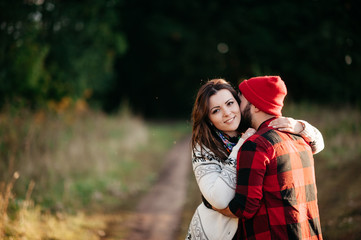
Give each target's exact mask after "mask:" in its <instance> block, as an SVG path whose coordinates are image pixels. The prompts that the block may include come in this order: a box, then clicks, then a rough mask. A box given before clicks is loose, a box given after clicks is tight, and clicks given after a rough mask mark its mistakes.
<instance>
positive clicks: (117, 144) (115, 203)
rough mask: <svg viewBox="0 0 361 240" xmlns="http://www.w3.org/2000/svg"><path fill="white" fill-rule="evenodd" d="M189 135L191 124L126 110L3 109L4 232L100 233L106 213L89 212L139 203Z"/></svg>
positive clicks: (22, 235)
mask: <svg viewBox="0 0 361 240" xmlns="http://www.w3.org/2000/svg"><path fill="white" fill-rule="evenodd" d="M188 133H189V126H188V124H187V123H186V122H174V123H161V124H159V123H145V122H144V121H143V120H142V119H141V118H140V117H137V116H134V115H132V114H131V113H130V112H129V111H128V110H127V109H123V110H122V111H120V112H119V113H117V114H114V115H104V114H102V113H101V112H92V111H90V110H87V111H81V112H78V111H77V110H76V109H73V108H69V109H66V110H63V111H61V112H53V111H40V112H37V113H32V112H30V111H28V110H24V109H22V110H18V109H17V110H13V109H6V110H4V111H3V112H1V113H0V157H1V159H3V161H1V163H0V165H1V166H0V167H1V169H3V170H2V171H1V172H0V182H1V184H0V187H1V189H0V191H1V195H0V214H1V216H2V217H1V218H0V234H1V237H0V238H1V239H2V237H3V238H5V239H99V238H100V237H101V233H102V231H103V230H104V227H105V222H106V221H107V219H104V218H103V219H102V218H101V217H99V216H98V217H97V218H95V217H94V219H93V217H92V216H94V215H95V214H96V213H102V212H112V211H114V210H115V209H118V208H127V207H132V206H134V201H132V202H131V204H130V203H129V199H131V198H132V197H134V196H137V195H139V194H141V193H142V192H144V191H146V190H147V189H148V188H149V186H150V185H152V183H153V182H154V181H155V179H156V176H157V172H158V170H159V166H160V165H161V164H162V161H163V159H164V158H163V155H164V153H165V152H166V151H167V150H168V149H169V148H170V147H171V146H172V145H173V144H174V142H175V141H177V140H178V139H179V138H181V137H182V136H184V135H186V134H188ZM4 169H6V171H4ZM29 189H30V190H29ZM30 196H31V197H30ZM89 219H91V221H89ZM60 234H63V235H62V237H60ZM36 235H37V237H35V236H36Z"/></svg>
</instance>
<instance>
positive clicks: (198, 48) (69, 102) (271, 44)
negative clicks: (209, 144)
mask: <svg viewBox="0 0 361 240" xmlns="http://www.w3.org/2000/svg"><path fill="white" fill-rule="evenodd" d="M356 3H357V2H356V1H352V0H328V1H324V0H307V1H302V2H292V1H286V0H275V1H265V0H261V1H251V0H242V1H236V0H223V1H221V0H208V1H194V0H182V1H180V0H179V1H178V0H177V1H165V0H154V1H145V0H132V1H125V0H84V1H58V0H14V1H1V3H0V51H1V52H0V108H1V115H0V132H1V137H0V158H1V159H0V166H1V169H2V170H1V172H0V177H1V179H0V180H1V181H2V184H3V185H1V186H2V187H1V191H3V194H2V197H3V199H5V200H6V196H7V195H6V194H7V188H6V186H8V187H9V186H11V187H12V186H13V184H14V182H13V181H14V177H15V178H16V179H17V178H18V177H19V176H18V175H20V179H19V180H17V181H18V184H17V186H16V184H15V185H14V189H13V190H12V191H13V192H14V193H15V195H17V196H19V199H18V200H19V201H20V199H21V198H23V199H26V193H27V191H28V192H29V188H30V189H31V188H32V187H31V184H29V183H32V181H33V180H34V181H35V183H36V184H37V188H35V190H34V191H35V192H34V193H33V199H34V200H35V202H36V203H38V204H40V205H41V206H42V207H44V208H49V209H51V211H57V210H59V209H61V210H64V209H66V210H69V209H72V208H71V207H70V206H72V207H73V208H74V209H76V208H79V207H80V206H83V207H84V206H87V204H89V199H92V198H97V196H98V198H99V196H101V195H99V194H98V195H97V194H95V195H94V193H99V191H94V188H96V187H98V188H99V189H102V188H107V190H109V188H111V189H113V190H114V189H117V188H119V189H122V194H123V195H122V194H120V193H119V192H118V190H116V191H115V190H114V191H115V192H116V193H115V195H116V196H117V197H119V194H120V195H122V197H124V192H126V193H127V194H132V193H133V192H137V191H141V190H142V189H145V188H146V185H144V186H143V185H142V184H138V185H134V186H131V187H129V185H127V184H125V183H122V184H120V183H117V184H115V185H114V182H113V180H114V179H115V178H116V175H117V174H119V172H117V174H115V173H114V175H115V176H114V177H109V179H108V180H109V182H102V181H100V182H96V181H95V180H94V174H95V173H94V172H90V170H89V169H87V168H85V165H87V164H86V163H83V165H84V166H83V165H82V164H80V165H79V164H78V165H72V162H71V160H69V159H71V158H69V156H70V155H71V152H72V151H73V152H76V151H77V150H75V149H73V148H76V147H78V148H77V149H79V146H80V148H81V149H83V150H82V151H80V153H75V155H76V156H74V157H76V158H78V157H79V155H80V154H83V155H85V156H86V157H87V160H89V159H92V158H94V159H95V158H96V157H94V156H90V153H89V152H92V151H93V150H91V149H88V148H87V147H86V145H87V144H88V143H89V142H84V141H88V140H89V139H90V138H94V139H98V140H100V141H102V140H104V139H108V140H109V146H112V147H113V146H114V142H113V141H115V140H114V139H116V138H114V137H115V136H116V137H119V138H122V139H123V142H122V141H120V142H121V143H123V144H125V142H128V145H129V143H130V145H132V140H130V139H133V141H134V142H136V141H138V140H139V139H140V138H147V139H148V140H149V139H150V140H149V141H150V142H153V143H154V141H156V140H155V139H154V138H156V139H158V140H159V141H160V142H161V141H168V140H169V141H170V142H173V140H174V139H178V138H180V136H184V135H185V134H187V133H188V134H189V132H190V127H189V126H190V113H191V109H192V104H193V102H194V97H195V94H196V92H197V90H198V88H199V87H200V85H201V84H202V83H204V82H205V81H207V80H209V79H212V78H225V79H227V80H228V81H230V82H231V83H232V84H233V85H234V86H235V87H236V86H237V85H238V84H239V83H240V82H241V81H242V80H243V79H247V78H249V77H252V76H258V75H280V76H281V77H282V79H283V80H284V81H285V83H286V85H287V87H288V95H287V98H286V101H287V102H288V103H290V106H291V108H289V109H288V111H287V113H289V114H290V115H291V116H293V117H300V118H303V119H305V120H309V121H310V122H311V123H312V124H313V125H315V126H316V127H318V128H319V129H320V130H321V132H322V133H323V134H324V138H325V142H326V149H325V152H324V153H321V157H320V158H321V161H320V162H321V163H322V162H323V163H324V164H325V165H324V168H323V169H325V172H327V174H325V175H324V177H330V176H331V178H332V179H335V178H334V175H333V174H336V172H338V171H339V170H340V169H343V167H346V166H347V167H348V169H353V170H354V169H359V166H360V164H357V165H353V164H356V163H357V162H358V161H359V160H358V159H360V156H361V152H360V149H361V148H360V147H359V145H357V144H358V143H357V142H359V140H360V132H361V130H360V128H361V127H360V126H361V122H360V107H361V94H360V89H361V28H360V27H359V25H360V23H361V14H360V9H359V8H358V7H357V6H358V5H357V4H356ZM165 120H167V122H171V125H168V127H165V128H161V126H160V125H164V122H165ZM159 121H161V124H160V125H157V124H156V123H155V122H159ZM179 121H181V122H183V124H181V126H180V125H178V123H176V124H175V123H174V122H179ZM117 123H121V124H120V125H121V127H119V126H117ZM137 124H138V125H137ZM174 124H175V125H174ZM104 126H107V127H106V129H105V132H101V131H95V132H94V131H93V132H91V131H90V130H94V129H100V128H101V127H104ZM174 126H176V127H174ZM117 127H118V130H114V129H116V128H117ZM129 128H136V129H138V130H139V129H143V128H144V129H145V130H144V129H143V130H144V131H140V132H139V134H138V135H137V134H134V133H131V132H129V133H127V129H129ZM112 129H113V130H112ZM114 131H115V132H114ZM117 131H118V132H117ZM89 132H91V134H90V133H89ZM154 132H156V133H157V134H154ZM164 132H167V134H168V135H167V134H165V133H164ZM144 134H145V135H144ZM147 134H148V135H147ZM134 135H135V136H134ZM165 135H167V137H165ZM79 136H81V137H82V138H79ZM145 136H148V137H145ZM107 137H108V138H107ZM54 139H63V141H60V140H59V141H57V140H54ZM127 140H128V141H127ZM158 140H157V141H158ZM74 141H75V142H74ZM160 142H159V144H164V143H160ZM74 143H77V144H80V143H81V145H77V144H74ZM64 144H65V145H64ZM92 144H93V145H92ZM97 144H98V142H97V143H95V142H94V143H91V144H90V143H89V146H97ZM136 144H138V143H134V145H136ZM71 145H72V146H73V148H71ZM125 145H126V144H125ZM75 146H76V147H75ZM169 146H170V145H167V144H165V145H164V147H163V148H162V149H163V150H159V151H158V152H156V153H155V155H154V156H153V157H154V158H158V157H159V156H160V155H161V154H162V151H165V149H167V147H169ZM35 148H36V149H38V153H36V154H38V155H37V157H38V156H42V157H43V156H45V158H44V159H45V160H42V161H43V162H41V161H39V162H37V163H28V165H27V164H24V162H26V161H25V160H26V159H29V158H31V156H33V155H32V154H35V153H34V149H35ZM68 148H69V149H70V150H69V149H68ZM327 148H328V149H329V151H327ZM64 149H68V150H69V152H68V154H65V156H66V157H65V158H68V162H65V163H64V162H63V163H61V162H62V160H61V159H63V158H64ZM130 149H133V148H130ZM145 149H147V148H146V147H145ZM150 149H151V147H149V149H148V150H149V151H150ZM68 150H66V151H65V152H67V151H68ZM128 150H129V149H128ZM128 150H127V151H128ZM142 150H143V151H144V149H142ZM153 150H154V149H153ZM104 151H105V152H107V150H104ZM109 151H110V150H109ZM119 151H125V150H124V149H122V150H119ZM129 151H130V150H129ZM132 151H133V152H134V151H135V150H134V149H133V150H131V151H130V152H132ZM105 152H96V153H95V155H96V154H99V155H101V154H106V153H105ZM133 152H132V153H129V156H128V155H127V157H126V158H134V157H135V156H138V155H137V154H139V153H134V154H135V155H134V156H133V155H132V154H133ZM93 153H94V152H93ZM54 154H55V155H56V156H55V159H57V160H58V163H57V164H54V166H52V167H49V163H47V161H48V160H46V159H47V158H51V159H54ZM140 154H141V155H142V154H143V155H144V153H140ZM322 154H323V155H322ZM49 155H51V157H49ZM93 155H94V154H93ZM143 155H142V156H143ZM83 157H84V156H83ZM98 157H99V156H98ZM107 157H109V158H114V156H107ZM24 159H25V160H24ZM38 159H40V158H38ZM322 159H323V160H322ZM345 159H346V160H345ZM23 161H24V162H23ZM130 162H131V160H129V161H125V162H123V163H122V165H119V166H117V167H116V169H118V170H119V171H123V172H122V174H123V176H124V178H126V177H127V176H128V178H130V177H129V176H130V174H129V175H127V174H126V172H127V171H130V170H132V169H134V168H136V167H134V166H133V165H132V163H130ZM341 162H342V164H341ZM91 163H94V164H97V165H96V166H98V170H97V172H96V174H98V176H99V179H100V178H101V177H104V175H107V176H108V172H107V171H108V170H109V169H112V168H113V169H114V166H113V165H111V164H110V165H109V166H105V167H104V166H103V165H101V163H99V162H97V161H96V160H94V162H91ZM34 164H35V165H34ZM36 164H39V165H36ZM340 164H341V165H340ZM19 166H22V167H23V168H21V167H19ZM25 166H27V167H25ZM64 166H66V167H64ZM82 167H83V168H82ZM76 168H78V170H79V169H82V171H80V172H81V174H80V175H81V176H82V177H83V178H82V179H83V180H79V179H80V178H81V177H79V171H78V172H77V173H73V174H74V177H72V178H71V179H72V181H73V180H74V182H72V181H70V180H69V178H66V177H64V176H67V175H69V174H70V175H71V174H72V171H73V170H74V169H76ZM99 168H100V169H102V170H99ZM19 169H23V170H22V171H20V170H19ZM24 169H25V170H24ZM49 169H50V170H49ZM59 169H61V170H59ZM149 170H154V169H152V168H150V169H149ZM45 172H47V173H48V175H47V174H44V173H45ZM345 172H346V174H345V175H343V176H342V179H339V181H338V182H337V181H336V182H335V184H334V185H332V184H331V183H330V184H331V185H330V186H332V187H337V188H338V189H339V188H342V187H345V185H346V184H347V183H348V182H347V181H346V180H347V176H350V174H351V172H349V171H345ZM14 174H15V175H14ZM43 174H44V175H43ZM352 174H353V173H352ZM75 175H76V177H75ZM319 175H320V174H319ZM84 176H93V177H92V178H90V177H85V178H84ZM145 176H147V177H146V178H147V181H148V180H149V179H154V178H155V176H154V175H152V174H150V175H145ZM321 178H322V175H321ZM49 179H50V180H49ZM84 179H85V180H84ZM103 180H104V178H103ZM123 180H124V181H126V180H125V179H123ZM123 180H122V181H123ZM104 181H106V180H104ZM132 181H133V182H134V181H135V180H134V179H132ZM349 181H350V180H349ZM354 182H356V183H357V181H354ZM52 184H54V185H52ZM112 184H113V185H112ZM58 185H59V186H58ZM110 185H111V187H109V186H110ZM54 186H55V187H54ZM95 186H96V187H95ZM58 187H59V189H61V190H59V189H58ZM51 188H54V193H51V192H47V190H49V189H51ZM325 189H327V188H325ZM331 189H332V188H331ZM58 190H59V191H58ZM56 191H57V192H56ZM332 191H337V189H335V190H334V189H332ZM44 192H47V193H48V195H49V196H47V195H46V194H44ZM70 193H75V194H80V195H81V196H79V198H80V202H77V201H75V202H74V201H73V200H72V199H71V197H69V196H68V195H67V194H70ZM326 194H327V193H326ZM346 195H347V197H345V196H346ZM9 196H10V195H9ZM9 196H7V198H10V199H11V197H9ZM344 198H346V199H348V200H347V201H345V202H346V203H345V204H346V205H347V206H348V207H350V209H351V210H350V209H349V212H347V213H338V214H339V215H337V214H335V215H333V216H336V215H337V216H338V217H339V218H337V219H334V220H329V221H330V222H327V224H329V227H328V229H329V231H330V232H331V230H332V229H334V228H333V227H334V226H336V225H337V224H341V225H342V226H341V228H340V229H341V230H340V231H339V234H341V233H345V232H347V233H348V234H349V235H348V237H349V239H351V238H350V236H354V237H355V236H360V235H355V232H357V231H356V228H357V227H356V226H355V225H353V224H354V222H355V221H356V220H355V219H358V220H360V219H361V213H360V210H359V204H356V203H355V201H356V200H355V199H361V193H360V192H359V191H357V192H355V189H354V188H351V187H350V189H349V191H348V193H347V194H346V193H345V195H344ZM55 199H57V200H55ZM59 199H61V201H60V200H59ZM349 199H352V200H349ZM13 200H14V199H13ZM331 200H332V201H334V202H337V203H339V202H342V200H343V199H342V196H341V195H337V194H335V195H334V197H333V198H331ZM331 200H330V201H329V204H327V206H328V207H329V206H331V204H330V203H331V202H332V201H331ZM8 204H9V203H8V202H5V203H3V204H2V205H1V204H0V205H1V208H0V210H1V209H2V210H1V211H4V212H6V209H5V210H4V208H5V207H7V206H8ZM10 205H11V204H10ZM11 206H12V208H14V209H15V210H18V209H19V203H18V202H17V201H16V198H15V200H14V201H13V205H11ZM325 206H326V205H325ZM54 209H55V210H54ZM324 209H325V208H324ZM10 210H11V209H10ZM15 212H16V211H15ZM326 215H327V214H326ZM330 216H331V215H330ZM330 218H331V217H330ZM327 224H326V225H327ZM326 229H327V227H326ZM340 232H341V233H340ZM352 234H353V235H352ZM358 234H360V231H358ZM330 235H331V234H330ZM335 236H336V237H337V236H339V235H337V234H336V235H335ZM340 236H341V235H340ZM342 236H343V237H344V236H345V235H342ZM329 239H331V238H329ZM335 239H337V238H335ZM355 239H356V237H355Z"/></svg>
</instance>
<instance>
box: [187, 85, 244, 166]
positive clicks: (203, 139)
mask: <svg viewBox="0 0 361 240" xmlns="http://www.w3.org/2000/svg"><path fill="white" fill-rule="evenodd" d="M222 89H227V90H228V91H230V92H231V93H232V95H233V97H234V98H235V99H236V101H237V102H238V104H240V100H239V98H238V96H237V92H236V90H234V88H233V87H232V86H231V85H230V84H229V83H228V82H227V81H226V80H224V79H212V80H210V81H208V82H207V83H205V84H204V85H203V86H202V87H201V88H200V89H199V91H198V94H197V97H196V101H195V103H194V106H193V111H192V122H193V127H192V141H191V143H192V149H194V148H195V147H196V146H197V145H199V146H200V147H201V154H202V157H204V155H203V154H204V147H206V148H208V149H209V150H210V151H211V152H213V153H214V154H215V155H216V157H218V158H219V159H220V160H221V161H223V160H226V159H227V158H228V153H227V151H226V149H225V147H224V145H223V143H222V141H221V139H220V138H219V137H218V135H217V134H216V132H215V127H214V126H213V125H212V124H211V121H210V120H209V117H208V114H209V98H210V97H211V96H213V95H214V94H216V93H217V92H218V91H219V90H222Z"/></svg>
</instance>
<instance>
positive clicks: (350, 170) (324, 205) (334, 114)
mask: <svg viewBox="0 0 361 240" xmlns="http://www.w3.org/2000/svg"><path fill="white" fill-rule="evenodd" d="M283 115H284V116H291V117H293V118H295V119H303V120H306V121H308V122H309V123H311V124H312V125H314V126H315V127H317V128H318V129H319V130H320V131H321V133H322V135H323V137H324V141H325V149H324V150H323V151H322V152H320V153H319V154H317V155H315V156H314V158H315V166H316V179H317V188H318V200H319V209H320V217H321V225H322V231H323V236H324V239H328V240H343V239H348V240H358V239H361V229H360V227H359V223H360V222H361V189H360V185H361V175H360V171H361V161H360V160H361V141H360V140H361V111H360V110H359V109H357V108H354V107H350V106H343V107H342V108H334V107H331V106H319V105H315V104H308V103H303V104H292V103H291V104H286V105H285V108H284V111H283ZM188 189H189V190H188V199H187V203H186V205H185V209H184V212H183V216H182V217H183V218H182V219H183V220H182V225H181V228H180V231H179V234H178V238H177V239H178V240H180V239H184V237H185V235H186V232H187V230H188V225H189V223H190V220H191V217H192V215H193V213H194V210H195V209H196V207H197V206H198V204H199V203H200V193H199V189H198V187H197V185H196V182H195V180H194V175H193V174H191V175H190V185H189V187H188Z"/></svg>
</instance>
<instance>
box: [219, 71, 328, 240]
mask: <svg viewBox="0 0 361 240" xmlns="http://www.w3.org/2000/svg"><path fill="white" fill-rule="evenodd" d="M239 90H240V91H241V106H240V108H241V113H242V121H245V122H246V123H247V122H248V124H250V126H252V127H253V128H255V129H257V132H256V133H255V134H254V135H253V136H251V137H250V138H248V140H247V141H246V142H245V143H244V144H243V146H242V147H241V149H240V151H239V152H238V156H237V187H236V195H235V197H234V199H233V200H232V201H231V202H230V203H229V206H228V208H226V209H224V210H221V211H220V212H221V213H223V214H225V215H228V216H236V217H238V218H239V224H238V231H237V234H236V236H235V239H242V240H246V239H256V240H257V239H262V240H264V239H282V240H284V239H322V233H321V226H320V219H319V211H318V205H317V190H316V182H315V172H314V162H313V156H312V151H311V147H310V146H309V145H308V144H307V143H306V142H305V141H304V140H303V139H302V137H299V136H297V135H293V134H290V133H286V132H280V131H278V130H276V129H273V128H272V127H269V126H268V125H269V123H270V122H271V121H272V120H274V119H275V118H276V117H278V116H281V115H282V113H281V110H282V107H283V100H284V98H285V96H286V94H287V89H286V86H285V84H284V82H283V81H282V79H281V78H280V77H278V76H264V77H255V78H251V79H249V80H245V81H243V82H242V83H241V84H240V85H239Z"/></svg>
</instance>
